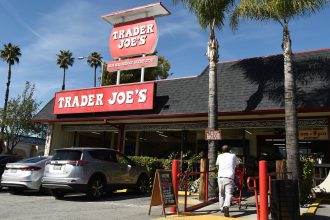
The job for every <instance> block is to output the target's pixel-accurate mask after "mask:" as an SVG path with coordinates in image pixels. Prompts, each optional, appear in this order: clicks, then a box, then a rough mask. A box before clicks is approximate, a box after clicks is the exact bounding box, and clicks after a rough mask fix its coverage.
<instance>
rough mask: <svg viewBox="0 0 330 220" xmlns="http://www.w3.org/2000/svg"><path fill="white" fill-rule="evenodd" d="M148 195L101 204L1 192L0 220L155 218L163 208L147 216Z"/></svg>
mask: <svg viewBox="0 0 330 220" xmlns="http://www.w3.org/2000/svg"><path fill="white" fill-rule="evenodd" d="M149 205H150V197H149V196H137V195H136V194H133V193H113V194H111V195H108V196H106V197H105V198H104V199H102V200H100V201H95V202H90V201H88V200H87V199H86V198H85V196H84V195H77V194H76V195H73V194H72V195H68V196H66V197H65V198H64V199H63V200H55V199H54V197H52V196H50V195H46V194H45V195H44V194H39V193H33V192H25V193H21V194H19V195H12V194H11V193H9V192H8V191H6V190H3V191H1V192H0V219H2V220H5V219H8V220H9V219H10V220H13V219H22V220H23V219H24V220H28V219H34V220H36V219H47V220H52V219H56V220H58V219H75V220H76V219H134V220H136V219H155V218H159V217H161V207H160V206H159V207H153V208H152V211H151V215H150V216H148V211H149Z"/></svg>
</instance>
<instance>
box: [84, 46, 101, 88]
mask: <svg viewBox="0 0 330 220" xmlns="http://www.w3.org/2000/svg"><path fill="white" fill-rule="evenodd" d="M101 60H102V56H101V55H100V54H99V53H98V52H93V53H91V54H90V55H89V56H88V58H87V63H88V65H89V66H90V67H92V68H93V69H94V87H96V69H97V68H98V67H100V66H102V61H101ZM101 72H102V71H101Z"/></svg>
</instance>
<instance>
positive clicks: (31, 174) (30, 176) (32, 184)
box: [1, 156, 51, 192]
mask: <svg viewBox="0 0 330 220" xmlns="http://www.w3.org/2000/svg"><path fill="white" fill-rule="evenodd" d="M50 159H51V157H45V156H37V157H31V158H26V159H23V160H20V161H17V162H16V163H7V165H6V168H5V171H4V173H3V175H2V179H1V186H4V187H8V188H9V189H10V190H11V191H12V192H19V191H23V190H38V191H42V188H41V178H42V177H43V174H44V170H45V165H46V162H47V161H49V160H50Z"/></svg>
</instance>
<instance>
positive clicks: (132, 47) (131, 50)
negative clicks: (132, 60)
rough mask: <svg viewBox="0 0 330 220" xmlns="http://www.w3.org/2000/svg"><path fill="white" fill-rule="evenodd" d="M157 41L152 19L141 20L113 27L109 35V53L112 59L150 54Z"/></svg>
mask: <svg viewBox="0 0 330 220" xmlns="http://www.w3.org/2000/svg"><path fill="white" fill-rule="evenodd" d="M157 40H158V34H157V25H156V21H155V19H154V17H148V18H142V19H138V20H134V21H129V22H125V23H120V24H117V25H115V26H114V28H113V29H112V32H111V35H110V41H109V43H110V52H111V55H112V57H113V58H119V57H130V56H133V55H140V54H150V53H153V52H154V51H155V48H156V45H157Z"/></svg>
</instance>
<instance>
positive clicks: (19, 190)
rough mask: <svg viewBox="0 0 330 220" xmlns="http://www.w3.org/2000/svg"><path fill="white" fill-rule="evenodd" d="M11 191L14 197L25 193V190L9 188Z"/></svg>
mask: <svg viewBox="0 0 330 220" xmlns="http://www.w3.org/2000/svg"><path fill="white" fill-rule="evenodd" d="M9 190H10V191H9V193H10V194H13V195H19V194H21V193H22V192H23V191H24V189H20V188H18V189H15V188H9Z"/></svg>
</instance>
